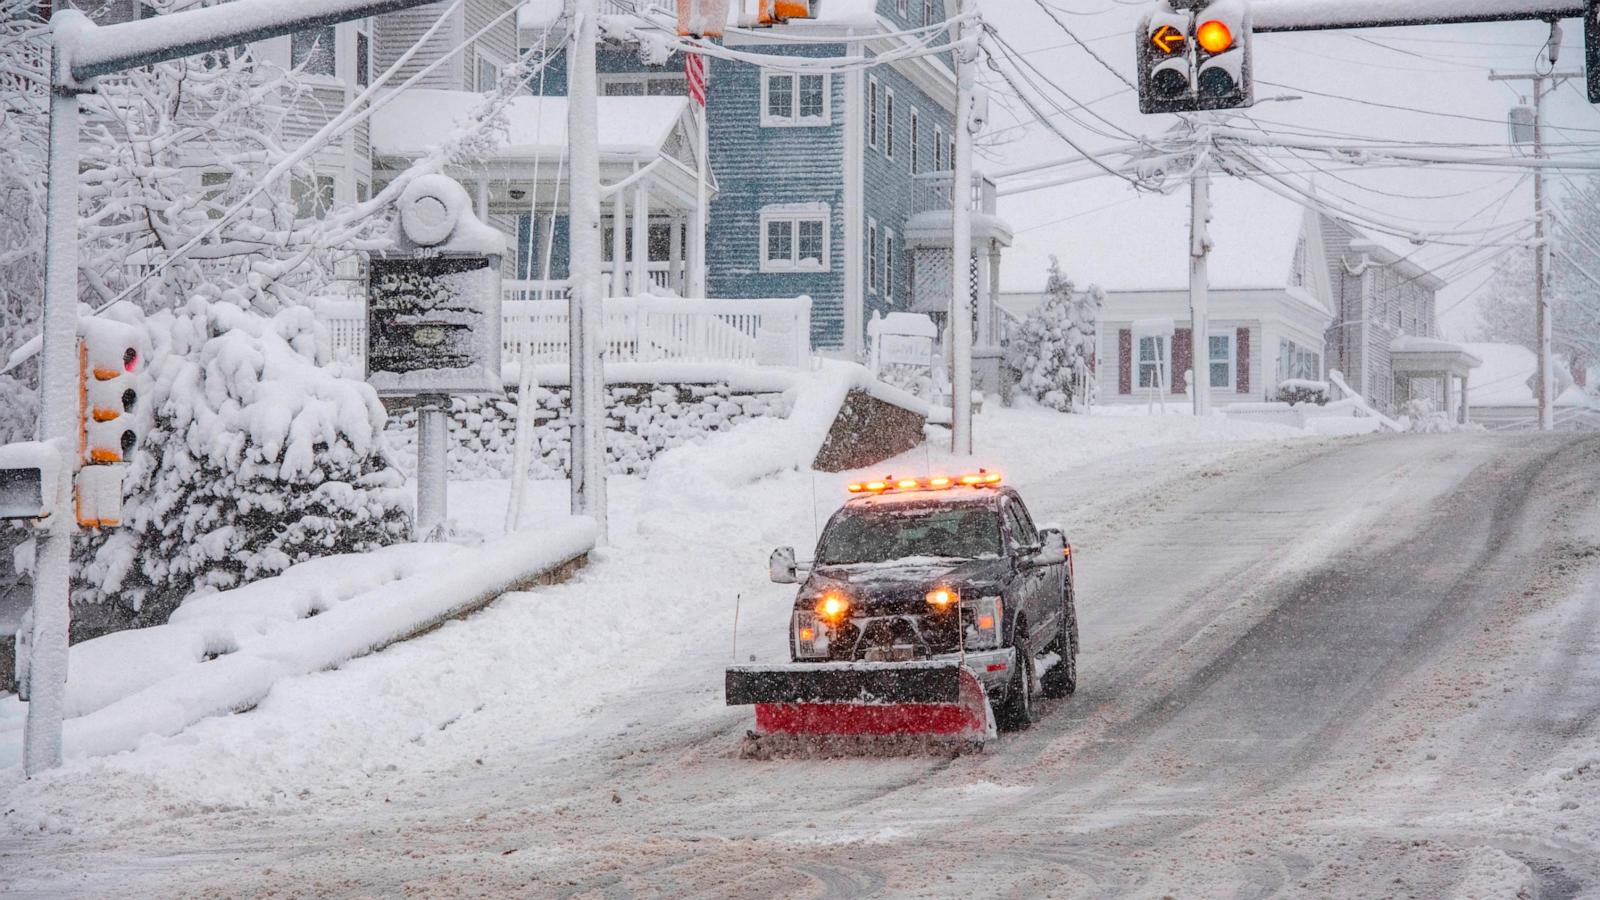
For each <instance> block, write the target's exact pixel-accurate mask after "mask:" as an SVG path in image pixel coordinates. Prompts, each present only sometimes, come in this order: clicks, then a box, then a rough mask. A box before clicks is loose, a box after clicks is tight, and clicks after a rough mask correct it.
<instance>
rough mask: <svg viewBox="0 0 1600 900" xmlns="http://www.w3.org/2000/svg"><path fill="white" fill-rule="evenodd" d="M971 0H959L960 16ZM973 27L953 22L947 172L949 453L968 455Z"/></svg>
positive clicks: (969, 448)
mask: <svg viewBox="0 0 1600 900" xmlns="http://www.w3.org/2000/svg"><path fill="white" fill-rule="evenodd" d="M968 2H969V0H957V2H956V4H955V5H956V15H957V16H958V17H959V16H963V15H964V14H965V13H966V11H967V6H968ZM971 28H972V26H971V25H970V24H969V23H968V22H967V21H966V19H964V18H963V19H959V20H958V24H957V25H956V43H957V47H956V89H957V92H958V93H957V98H956V125H955V131H956V135H955V137H956V158H955V172H953V173H952V175H951V184H950V208H951V210H952V226H953V231H952V233H951V241H950V268H951V270H952V273H951V274H952V285H951V293H950V338H951V340H950V346H951V351H952V353H951V356H952V360H951V365H950V370H951V371H950V394H951V396H950V452H951V453H953V454H954V455H955V456H957V457H962V456H971V455H972V100H973V93H974V91H975V90H976V87H977V73H976V71H975V70H976V68H977V52H976V48H968V47H967V46H966V40H967V37H968V36H969V34H970V33H971Z"/></svg>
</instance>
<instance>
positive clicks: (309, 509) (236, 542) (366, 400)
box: [74, 292, 410, 624]
mask: <svg viewBox="0 0 1600 900" xmlns="http://www.w3.org/2000/svg"><path fill="white" fill-rule="evenodd" d="M145 324H146V328H147V331H148V333H149V335H150V342H151V348H150V350H151V354H150V366H149V370H148V371H149V374H150V385H149V388H148V392H149V400H150V404H149V407H148V408H149V410H150V412H151V413H152V416H151V421H150V423H149V430H148V432H147V434H146V435H145V438H144V442H143V446H142V448H141V452H140V453H138V454H137V455H136V456H135V458H134V461H133V463H132V464H131V465H130V466H129V472H128V481H129V485H128V491H127V493H128V495H129V497H130V501H129V505H128V507H127V508H126V509H125V511H124V518H123V523H124V524H123V527H121V528H118V529H115V530H110V531H107V532H104V533H101V534H99V535H96V536H94V537H92V538H91V539H89V540H86V541H83V542H82V543H81V547H82V550H81V552H80V554H79V559H78V563H79V565H78V567H77V568H78V572H77V575H76V585H75V592H74V595H75V598H76V599H77V600H80V601H83V600H89V601H96V602H102V603H104V602H108V601H109V602H110V603H112V604H115V605H116V606H118V607H121V608H122V609H123V610H125V612H126V614H127V615H128V616H129V618H130V620H131V622H130V623H131V624H153V623H156V622H162V621H165V620H166V617H167V615H168V614H169V613H170V612H171V610H172V608H173V607H174V606H175V605H176V604H177V603H178V602H179V601H180V600H182V599H183V597H184V596H186V595H188V594H190V593H192V592H194V591H197V590H198V591H205V590H224V589H227V588H231V587H236V586H238V585H240V584H244V583H246V582H249V581H253V580H255V579H258V578H263V577H266V576H269V575H275V574H277V573H279V572H282V571H283V570H284V569H286V568H288V567H289V566H290V565H292V564H294V563H297V562H303V561H305V560H308V559H311V558H313V557H317V556H327V555H331V554H335V553H349V552H354V551H360V550H366V549H370V548H372V547H377V546H381V545H385V544H391V543H395V542H398V541H402V540H405V539H406V537H407V535H408V532H409V529H410V520H409V513H408V506H409V503H408V501H407V500H406V499H405V497H404V496H403V495H402V493H401V492H400V491H398V490H396V489H397V488H399V487H400V485H401V484H402V477H401V474H400V473H399V472H398V471H397V470H395V469H393V468H392V467H390V465H389V464H388V462H387V460H386V456H385V453H384V448H383V443H382V435H383V425H384V421H385V414H384V411H383V407H382V406H381V405H380V404H379V402H378V397H377V394H376V393H375V392H374V391H373V390H372V388H371V387H369V386H368V385H366V384H365V383H363V382H361V381H357V380H355V379H353V378H346V377H342V375H343V373H342V372H341V370H340V368H339V367H338V366H329V365H326V363H327V359H326V345H325V343H324V345H323V348H322V350H321V356H320V358H319V347H318V344H319V341H318V338H317V334H316V327H317V326H316V322H315V320H314V319H313V317H312V314H311V311H310V310H309V309H306V308H304V307H288V308H285V309H283V310H280V311H279V312H278V313H277V314H275V315H273V316H270V317H268V316H263V315H261V314H259V313H256V312H253V311H251V310H249V309H246V308H244V305H243V304H242V298H241V297H240V296H239V294H238V293H237V292H230V293H229V294H227V295H225V296H223V297H220V298H217V299H215V300H211V299H206V298H205V297H203V296H196V297H194V298H193V299H191V300H190V302H189V303H188V305H187V306H186V307H184V308H183V309H182V310H180V311H178V312H176V313H172V312H162V313H158V314H155V315H152V316H150V317H149V318H148V319H147V320H146V323H145ZM319 363H321V364H320V365H319Z"/></svg>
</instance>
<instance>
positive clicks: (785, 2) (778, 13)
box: [756, 0, 815, 25]
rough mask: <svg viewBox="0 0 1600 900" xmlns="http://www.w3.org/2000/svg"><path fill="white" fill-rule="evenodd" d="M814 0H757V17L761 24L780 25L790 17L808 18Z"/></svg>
mask: <svg viewBox="0 0 1600 900" xmlns="http://www.w3.org/2000/svg"><path fill="white" fill-rule="evenodd" d="M814 2H815V0H758V2H757V4H756V5H757V8H758V14H757V18H758V21H759V22H760V24H762V25H782V24H783V23H785V22H787V21H789V20H790V19H809V18H812V16H813V15H814V13H813V12H812V10H811V6H812V4H813V3H814Z"/></svg>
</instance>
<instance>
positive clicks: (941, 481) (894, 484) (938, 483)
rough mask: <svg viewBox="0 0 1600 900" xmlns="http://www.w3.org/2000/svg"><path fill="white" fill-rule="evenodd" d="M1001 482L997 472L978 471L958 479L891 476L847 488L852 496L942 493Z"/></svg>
mask: <svg viewBox="0 0 1600 900" xmlns="http://www.w3.org/2000/svg"><path fill="white" fill-rule="evenodd" d="M1000 482H1001V478H1000V473H999V472H990V471H989V470H987V469H979V470H978V471H976V472H973V473H972V474H969V475H961V476H959V477H956V476H951V475H936V476H934V477H932V478H895V477H894V476H893V475H891V476H889V477H887V478H884V479H882V480H879V481H853V482H851V483H850V486H849V488H848V490H849V492H850V493H852V494H887V493H890V492H891V491H943V490H948V489H950V488H953V487H956V486H958V485H959V486H961V487H994V486H995V485H998V484H999V483H1000Z"/></svg>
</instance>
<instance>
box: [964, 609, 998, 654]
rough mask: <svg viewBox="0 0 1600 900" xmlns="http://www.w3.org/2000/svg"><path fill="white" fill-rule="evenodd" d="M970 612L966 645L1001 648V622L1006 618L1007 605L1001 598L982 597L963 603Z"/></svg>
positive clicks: (967, 622)
mask: <svg viewBox="0 0 1600 900" xmlns="http://www.w3.org/2000/svg"><path fill="white" fill-rule="evenodd" d="M962 606H964V607H965V608H966V609H967V611H968V614H969V615H968V618H967V621H966V629H967V633H966V644H967V646H968V647H974V648H990V647H998V646H1000V622H1001V620H1002V619H1003V618H1004V616H1005V603H1004V601H1002V600H1001V599H1000V598H999V597H980V598H978V599H976V600H972V601H968V602H967V603H963V604H962Z"/></svg>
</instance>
